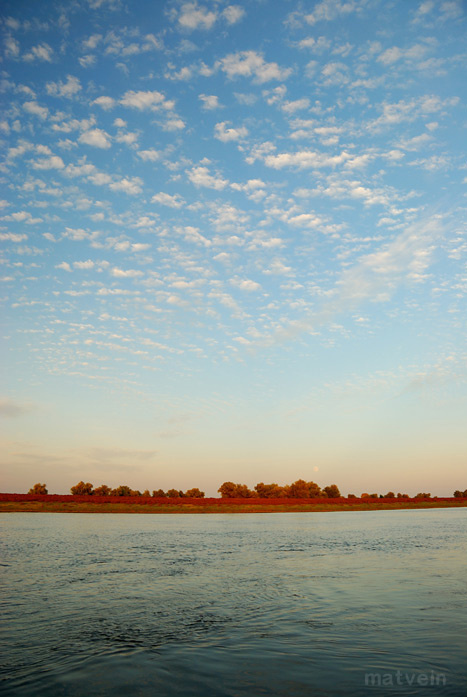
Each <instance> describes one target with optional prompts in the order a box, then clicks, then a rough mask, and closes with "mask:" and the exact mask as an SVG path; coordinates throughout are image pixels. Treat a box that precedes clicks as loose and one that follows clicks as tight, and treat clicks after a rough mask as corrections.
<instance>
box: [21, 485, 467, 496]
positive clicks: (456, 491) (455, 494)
mask: <svg viewBox="0 0 467 697" xmlns="http://www.w3.org/2000/svg"><path fill="white" fill-rule="evenodd" d="M36 486H37V484H36ZM29 493H31V492H29ZM454 496H455V497H456V499H465V498H467V489H466V490H465V491H459V489H456V490H455V492H454Z"/></svg>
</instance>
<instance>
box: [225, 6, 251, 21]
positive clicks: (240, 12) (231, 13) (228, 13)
mask: <svg viewBox="0 0 467 697" xmlns="http://www.w3.org/2000/svg"><path fill="white" fill-rule="evenodd" d="M222 16H223V17H224V18H225V19H226V20H227V22H228V24H236V23H237V22H239V21H240V20H241V19H242V18H243V17H244V16H245V10H244V9H243V7H240V6H239V5H229V6H228V7H226V8H225V9H224V10H222Z"/></svg>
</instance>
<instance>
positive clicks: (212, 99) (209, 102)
mask: <svg viewBox="0 0 467 697" xmlns="http://www.w3.org/2000/svg"><path fill="white" fill-rule="evenodd" d="M198 99H200V100H201V101H202V102H203V109H208V110H209V109H219V108H220V106H221V105H220V104H219V97H217V96H216V95H214V94H200V95H199V96H198Z"/></svg>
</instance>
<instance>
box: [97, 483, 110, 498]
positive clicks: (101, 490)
mask: <svg viewBox="0 0 467 697" xmlns="http://www.w3.org/2000/svg"><path fill="white" fill-rule="evenodd" d="M110 492H111V488H110V486H107V484H101V485H100V486H98V487H97V489H94V496H110Z"/></svg>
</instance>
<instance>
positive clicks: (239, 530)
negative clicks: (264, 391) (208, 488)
mask: <svg viewBox="0 0 467 697" xmlns="http://www.w3.org/2000/svg"><path fill="white" fill-rule="evenodd" d="M1 522H2V527H3V531H4V535H3V537H4V541H5V545H4V550H3V554H2V566H1V567H0V570H1V571H2V585H3V593H2V604H1V610H2V615H3V621H2V648H1V664H2V665H1V677H2V681H3V682H2V692H3V694H4V695H8V696H10V695H15V696H16V695H20V696H21V697H29V696H33V695H41V696H43V695H44V696H47V697H48V696H49V695H53V696H54V697H59V696H61V695H63V696H67V697H71V696H74V697H78V696H82V695H83V696H84V695H86V697H93V696H95V695H112V697H113V696H114V695H117V696H118V695H125V696H129V697H132V696H133V695H135V696H136V695H138V696H142V697H146V696H147V697H149V696H151V697H156V696H157V697H166V696H167V697H178V696H180V697H224V696H229V697H233V696H239V697H240V696H243V695H245V696H248V697H259V696H260V695H268V696H279V695H280V696H284V697H285V696H287V697H289V696H290V697H311V696H313V697H324V696H330V697H336V696H339V695H346V696H347V695H355V696H358V697H361V695H378V696H380V695H391V694H397V695H400V696H402V695H403V696H405V695H418V696H419V697H422V696H425V695H430V696H431V697H434V696H435V695H436V697H438V695H455V696H456V697H458V696H459V697H460V696H461V695H462V697H465V695H466V694H467V609H466V599H467V573H466V555H465V551H466V546H467V545H466V541H467V509H437V510H430V511H426V510H412V511H409V510H406V511H403V510H401V511H378V512H351V513H346V512H345V513H344V512H342V513H340V512H337V513H318V514H314V513H289V514H278V513H276V514H248V515H241V514H237V515H123V514H122V515H111V514H106V515H98V514H80V515H77V514H47V513H44V514H32V513H31V514H28V513H18V514H4V515H3V516H2V517H1ZM398 671H399V672H398ZM369 674H372V675H371V676H370V677H368V675H369ZM365 681H366V682H367V684H365ZM426 682H428V684H427V685H424V683H426ZM372 683H373V684H372ZM378 683H379V686H378ZM433 683H434V684H433Z"/></svg>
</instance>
